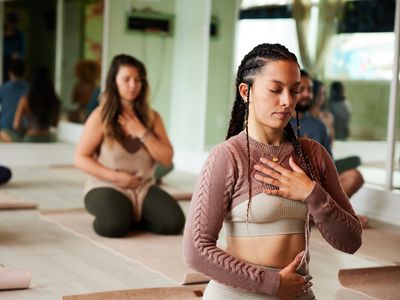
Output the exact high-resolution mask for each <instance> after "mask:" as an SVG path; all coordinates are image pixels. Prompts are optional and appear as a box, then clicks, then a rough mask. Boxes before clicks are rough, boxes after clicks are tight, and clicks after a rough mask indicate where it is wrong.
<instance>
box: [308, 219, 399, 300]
mask: <svg viewBox="0 0 400 300" xmlns="http://www.w3.org/2000/svg"><path fill="white" fill-rule="evenodd" d="M313 241H318V242H320V243H326V241H325V240H324V239H323V237H322V236H321V233H320V232H319V231H318V229H317V228H316V227H315V226H314V227H313V228H312V234H311V243H313ZM354 255H357V256H362V257H366V258H368V259H371V260H374V261H377V262H379V263H380V264H383V265H398V264H400V233H399V232H397V231H396V229H387V228H379V227H374V225H372V227H371V228H367V229H364V230H363V232H362V245H361V247H360V249H358V250H357V252H356V253H355V254H354ZM399 299H400V298H399Z"/></svg>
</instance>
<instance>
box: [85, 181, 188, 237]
mask: <svg viewBox="0 0 400 300" xmlns="http://www.w3.org/2000/svg"><path fill="white" fill-rule="evenodd" d="M84 201H85V207H86V209H87V210H88V212H89V213H91V214H92V215H94V216H95V217H96V218H95V220H94V222H93V228H94V230H95V231H96V232H97V233H98V234H99V235H102V236H106V237H122V236H125V235H126V234H128V232H129V231H131V230H132V229H135V228H136V229H141V230H146V231H150V232H154V233H157V234H179V233H181V231H182V229H183V227H184V224H185V216H184V214H183V211H182V209H181V208H180V206H179V204H178V203H177V201H176V200H175V199H174V198H173V197H172V196H171V195H169V194H168V193H167V192H165V191H163V190H162V189H160V188H159V187H158V186H155V185H153V186H152V187H151V188H150V189H149V192H148V193H147V195H146V197H145V199H144V202H143V208H142V218H141V220H140V223H139V224H137V223H135V222H134V217H133V207H132V202H131V201H130V200H129V199H128V197H126V196H125V195H124V194H123V193H121V192H119V191H117V190H115V189H113V188H108V187H104V188H95V189H93V190H91V191H89V192H88V193H87V194H86V196H85V199H84Z"/></svg>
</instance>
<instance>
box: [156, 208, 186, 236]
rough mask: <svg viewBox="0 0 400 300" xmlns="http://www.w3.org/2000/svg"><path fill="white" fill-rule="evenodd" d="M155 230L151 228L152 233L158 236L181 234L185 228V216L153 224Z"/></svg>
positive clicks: (177, 216) (179, 215) (178, 215)
mask: <svg viewBox="0 0 400 300" xmlns="http://www.w3.org/2000/svg"><path fill="white" fill-rule="evenodd" d="M153 225H154V226H153V228H150V230H151V231H153V232H154V233H158V234H165V235H174V234H180V233H181V232H182V230H183V227H184V226H185V216H184V215H183V213H182V215H181V214H177V215H176V216H174V217H173V218H167V219H164V220H163V221H161V222H159V223H158V224H153Z"/></svg>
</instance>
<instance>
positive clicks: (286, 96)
mask: <svg viewBox="0 0 400 300" xmlns="http://www.w3.org/2000/svg"><path fill="white" fill-rule="evenodd" d="M292 103H293V99H292V95H291V94H290V91H286V92H283V93H282V95H281V98H280V105H281V106H282V107H290V106H291V105H292Z"/></svg>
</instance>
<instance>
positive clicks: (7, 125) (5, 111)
mask: <svg viewBox="0 0 400 300" xmlns="http://www.w3.org/2000/svg"><path fill="white" fill-rule="evenodd" d="M24 68H25V65H24V62H23V61H22V60H12V61H11V62H10V68H9V77H10V80H9V81H7V82H6V83H4V84H3V85H2V86H0V109H1V112H0V141H2V142H12V141H16V140H19V139H20V138H21V134H22V132H20V131H16V130H14V128H13V122H14V115H15V111H16V110H17V106H18V103H19V100H20V99H21V97H22V96H23V95H25V94H26V93H27V92H28V88H29V85H28V83H27V82H26V81H25V80H23V79H22V76H23V74H24Z"/></svg>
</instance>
